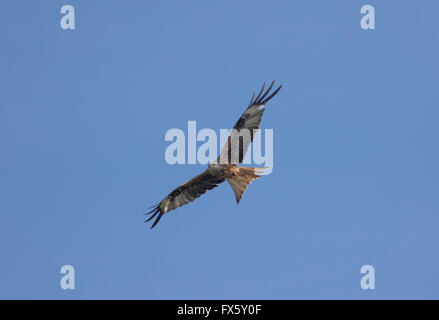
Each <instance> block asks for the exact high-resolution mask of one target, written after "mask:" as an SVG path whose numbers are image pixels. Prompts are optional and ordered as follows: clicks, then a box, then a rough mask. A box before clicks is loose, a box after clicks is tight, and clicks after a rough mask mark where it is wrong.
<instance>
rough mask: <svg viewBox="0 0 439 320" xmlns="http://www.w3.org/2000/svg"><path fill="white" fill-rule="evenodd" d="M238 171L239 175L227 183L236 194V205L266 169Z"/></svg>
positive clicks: (229, 179)
mask: <svg viewBox="0 0 439 320" xmlns="http://www.w3.org/2000/svg"><path fill="white" fill-rule="evenodd" d="M237 169H238V174H237V175H235V176H233V177H231V178H228V179H227V181H228V182H229V184H230V186H231V187H232V190H233V192H234V193H235V197H236V203H239V201H240V200H241V198H242V196H243V194H244V192H245V190H247V188H248V186H249V184H250V183H252V181H253V180H255V179H257V178H259V177H260V175H261V174H262V172H263V171H264V169H266V168H248V167H237Z"/></svg>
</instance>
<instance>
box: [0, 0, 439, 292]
mask: <svg viewBox="0 0 439 320" xmlns="http://www.w3.org/2000/svg"><path fill="white" fill-rule="evenodd" d="M64 4H70V5H73V6H74V7H75V10H76V29H75V30H62V29H61V27H60V23H59V22H60V19H61V16H62V15H61V14H60V8H61V6H62V5H64ZM365 4H369V5H373V6H374V7H375V15H376V18H375V27H376V29H375V30H367V31H366V30H362V29H361V28H360V19H361V14H360V8H361V6H362V5H365ZM0 7H1V10H0V39H1V42H0V54H1V59H0V70H1V72H0V87H1V88H2V89H1V94H0V214H1V218H2V222H1V223H0V248H1V263H0V298H3V299H5V298H33V299H42V298H53V299H92V298H98V299H100V298H109V299H118V298H121V299H222V298H224V299H298V298H315V299H326V298H332V299H341V298H347V299H385V298H395V299H401V298H404V299H405V298H416V299H419V298H438V297H439V278H438V274H437V270H439V250H438V249H437V245H438V240H439V236H438V235H439V233H438V231H437V230H438V229H439V214H438V213H439V197H438V194H439V184H438V181H439V170H438V163H439V150H438V147H437V141H438V136H439V127H438V125H437V123H438V117H439V110H438V100H439V90H438V87H439V78H438V74H439V68H438V66H439V64H438V56H439V55H438V54H439V52H438V51H439V50H438V49H439V41H438V40H439V39H438V35H439V31H438V28H437V22H436V20H437V12H438V10H439V3H438V2H437V1H432V0H431V1H372V0H370V1H369V0H368V1H270V2H267V1H239V2H236V1H184V2H180V1H179V2H177V1H174V2H169V1H160V2H157V1H156V2H151V1H148V2H147V1H130V2H129V4H127V3H126V2H123V1H111V2H110V1H69V2H64V1H3V2H2V3H1V5H0ZM271 80H276V81H277V82H278V83H282V84H283V85H284V88H283V89H282V90H281V91H280V93H279V94H278V95H277V96H276V97H275V98H274V99H273V100H272V102H271V103H270V104H269V105H268V107H267V112H266V113H265V115H264V119H263V121H262V128H272V129H274V167H273V172H272V174H271V175H269V176H264V177H263V178H261V179H259V180H257V181H256V182H254V183H253V184H252V185H251V187H250V188H249V190H248V191H247V192H246V194H245V195H244V199H243V200H242V201H241V203H240V204H239V205H236V202H235V199H234V196H233V192H232V190H231V188H230V187H229V186H228V185H226V184H223V185H221V186H220V187H218V188H217V189H215V190H213V191H210V192H208V193H207V194H206V195H204V196H203V197H201V198H200V199H198V200H197V201H196V202H194V203H192V204H190V205H187V206H184V207H182V208H180V209H178V210H176V211H173V212H172V213H169V214H167V215H165V216H164V217H163V218H162V220H161V221H160V223H159V224H158V226H157V227H156V228H155V229H153V230H151V229H150V228H149V225H146V224H144V223H143V219H144V216H143V213H144V212H145V211H146V209H147V208H148V207H149V206H151V205H153V204H155V203H157V202H158V201H160V200H161V199H162V198H163V197H164V196H166V195H167V194H168V193H169V192H170V191H172V189H173V188H175V187H176V186H178V185H180V184H181V183H183V182H185V181H187V180H189V179H190V178H192V177H193V176H195V175H196V174H198V173H200V172H201V171H202V170H204V169H205V167H204V166H201V165H175V166H170V165H168V164H167V163H166V161H165V158H164V153H165V149H166V147H167V146H168V145H169V142H165V139H164V136H165V133H166V131H167V130H169V129H171V128H181V129H183V130H186V128H187V121H188V120H196V121H197V127H198V129H201V128H212V129H215V130H219V129H220V128H230V127H232V126H233V124H234V122H235V121H236V120H237V119H238V117H239V116H240V115H241V113H242V112H243V111H244V109H245V107H246V105H247V103H248V101H249V99H250V97H251V94H252V92H253V91H254V90H257V89H258V88H260V86H261V85H262V83H263V82H264V81H267V82H268V81H271ZM66 264H70V265H72V266H74V268H75V271H76V283H75V284H76V289H75V290H62V289H61V288H60V284H59V283H60V279H61V276H62V275H61V274H60V268H61V266H62V265H66ZM366 264H369V265H372V266H374V268H375V273H376V279H375V290H362V289H361V287H360V280H361V277H362V274H361V273H360V269H361V266H363V265H366Z"/></svg>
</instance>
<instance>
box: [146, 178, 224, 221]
mask: <svg viewBox="0 0 439 320" xmlns="http://www.w3.org/2000/svg"><path fill="white" fill-rule="evenodd" d="M222 182H224V178H218V177H215V176H213V175H211V174H210V173H209V172H207V170H206V171H204V172H203V173H202V174H200V175H198V176H196V177H195V178H193V179H192V180H190V181H188V182H186V183H184V184H182V185H181V186H179V187H178V188H177V189H175V190H174V191H172V192H171V193H170V194H168V196H167V197H166V198H164V199H163V200H162V201H161V202H160V203H159V204H157V205H156V206H154V207H153V208H152V210H151V211H149V212H147V213H146V214H151V213H152V216H151V217H149V218H148V219H147V220H146V221H145V222H147V221H150V220H151V219H153V218H154V217H155V216H157V219H156V220H155V221H154V223H153V224H152V226H151V228H154V227H155V225H156V224H157V223H158V222H159V220H160V218H161V217H162V215H164V214H165V213H166V212H169V211H172V210H174V209H176V208H178V207H181V206H184V205H185V204H187V203H189V202H192V201H194V200H195V199H196V198H198V197H199V196H201V195H202V194H204V193H205V192H206V190H212V189H213V188H215V187H217V186H218V184H220V183H222Z"/></svg>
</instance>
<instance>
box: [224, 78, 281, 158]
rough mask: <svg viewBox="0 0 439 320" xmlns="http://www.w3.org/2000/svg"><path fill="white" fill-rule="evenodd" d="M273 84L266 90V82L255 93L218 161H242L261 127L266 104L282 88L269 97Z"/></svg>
mask: <svg viewBox="0 0 439 320" xmlns="http://www.w3.org/2000/svg"><path fill="white" fill-rule="evenodd" d="M273 85H274V81H273V82H272V83H271V85H270V87H268V89H267V91H265V92H264V89H265V82H264V85H263V86H262V88H261V91H259V94H258V96H257V97H256V98H255V94H254V93H253V97H252V98H251V100H250V104H249V105H248V107H247V109H246V110H245V111H244V113H243V114H242V116H241V117H240V118H239V119H238V121H237V122H236V124H235V126H234V127H233V129H232V131H231V133H230V136H229V138H228V139H227V143H226V145H225V146H224V148H223V150H222V151H221V154H220V156H219V157H218V159H217V162H218V163H222V164H225V163H229V164H239V163H241V162H242V160H243V159H244V156H245V153H246V152H247V150H248V147H249V145H250V143H252V142H253V138H254V134H255V133H256V130H258V129H259V125H260V123H261V120H262V115H263V114H264V111H265V104H266V103H267V102H268V101H269V100H270V99H271V98H273V97H274V96H275V94H276V93H278V92H279V90H280V89H281V88H282V85H281V86H279V88H277V89H276V90H275V91H274V92H273V93H272V94H271V95H269V96H268V97H267V95H268V94H269V93H270V91H271V89H272V88H273ZM263 92H264V93H263ZM266 97H267V98H266Z"/></svg>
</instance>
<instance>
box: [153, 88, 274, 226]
mask: <svg viewBox="0 0 439 320" xmlns="http://www.w3.org/2000/svg"><path fill="white" fill-rule="evenodd" d="M273 85H274V81H273V82H272V83H271V85H270V86H269V88H268V89H267V90H266V91H265V92H264V89H265V83H264V85H263V86H262V88H261V90H260V91H259V94H258V95H257V97H256V98H255V94H253V97H252V99H251V100H250V103H249V105H248V107H247V109H246V110H245V111H244V113H243V114H242V116H241V117H240V118H239V119H238V121H237V122H236V124H235V125H234V127H233V129H232V131H231V133H230V136H229V138H228V140H227V143H226V145H225V146H224V148H223V150H222V151H221V154H220V156H219V157H218V159H217V161H215V162H212V163H210V164H209V166H208V168H207V170H206V171H204V172H203V173H201V174H200V175H198V176H196V177H195V178H193V179H192V180H189V181H188V182H186V183H184V184H182V185H181V186H179V187H178V188H176V189H175V190H174V191H172V192H171V193H170V194H168V195H167V196H166V197H165V198H164V199H163V200H162V201H160V203H158V204H157V205H155V206H153V207H151V208H152V210H151V211H149V212H147V213H146V214H152V215H151V217H149V218H148V219H147V220H146V221H145V222H147V221H150V220H152V219H154V218H155V217H157V218H156V220H155V221H154V223H153V224H152V226H151V228H154V227H155V226H156V225H157V223H158V222H159V221H160V219H161V217H162V216H163V215H164V214H165V213H167V212H169V211H172V210H174V209H176V208H178V207H181V206H183V205H185V204H187V203H189V202H192V201H194V200H195V199H196V198H198V197H200V196H201V195H202V194H204V193H205V192H206V191H207V190H212V189H213V188H215V187H217V186H218V185H219V184H220V183H223V182H224V181H225V180H226V179H227V181H228V182H229V184H230V186H231V187H232V189H233V192H234V194H235V198H236V202H237V203H239V201H240V200H241V198H242V195H243V194H244V192H245V190H247V188H248V185H249V184H250V183H251V182H252V181H253V180H255V179H257V178H259V177H260V175H261V173H262V171H263V170H264V169H265V168H249V167H237V166H236V164H239V163H242V161H243V159H244V156H245V153H246V152H247V150H248V147H249V145H250V143H252V142H253V138H254V134H255V133H256V131H257V130H259V125H260V123H261V120H262V116H263V114H264V111H265V104H266V103H267V102H268V101H269V100H270V99H271V98H273V97H274V96H275V95H276V93H278V92H279V90H280V89H281V88H282V86H279V87H278V88H277V89H276V90H275V91H274V92H273V93H272V94H271V95H269V96H268V94H269V93H270V91H271V89H272V88H273ZM267 96H268V97H267ZM266 97H267V98H266Z"/></svg>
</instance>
